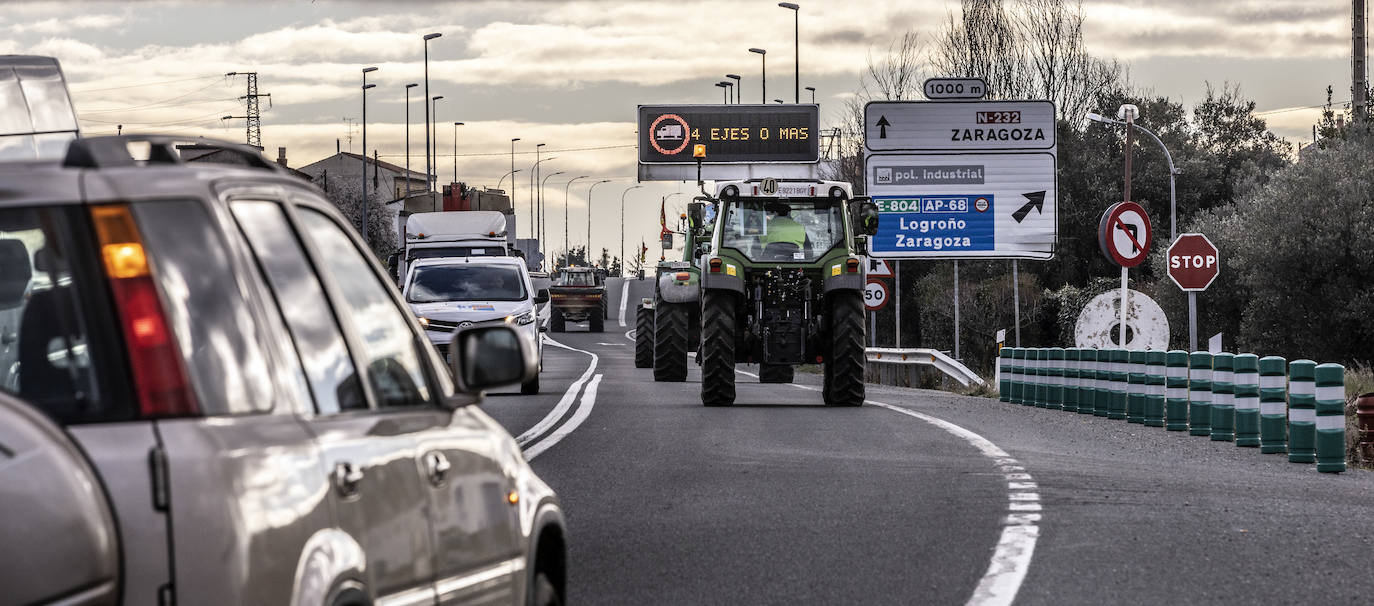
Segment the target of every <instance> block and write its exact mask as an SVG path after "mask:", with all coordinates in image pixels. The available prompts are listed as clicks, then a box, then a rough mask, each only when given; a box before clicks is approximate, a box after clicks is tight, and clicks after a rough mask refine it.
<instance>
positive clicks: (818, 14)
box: [0, 0, 1350, 252]
mask: <svg viewBox="0 0 1374 606" xmlns="http://www.w3.org/2000/svg"><path fill="white" fill-rule="evenodd" d="M799 3H800V4H802V10H801V13H800V29H801V79H802V86H814V87H816V89H817V91H818V92H817V95H816V100H817V102H819V103H820V104H821V110H822V123H823V126H824V124H825V123H826V122H828V121H829V120H828V119H829V118H832V117H834V116H835V115H837V114H838V110H839V105H840V103H839V102H840V101H841V100H843V99H844V97H845V96H846V95H849V94H851V93H852V91H853V90H854V89H855V88H856V86H857V85H858V81H859V74H860V72H861V71H862V70H863V69H864V67H865V64H866V60H867V57H868V56H870V54H876V53H879V52H881V51H882V50H883V49H885V48H886V46H887V45H888V44H889V43H890V42H891V40H892V39H893V38H894V37H897V36H899V35H901V34H902V33H903V32H905V31H908V30H915V31H917V32H918V33H919V34H920V35H921V36H922V37H923V39H926V40H929V39H930V37H931V36H933V34H934V33H935V31H937V30H938V28H939V26H940V24H941V23H942V22H943V21H944V19H945V18H946V15H947V13H948V11H949V10H951V9H953V8H957V5H958V2H957V1H955V0H905V1H891V0H887V1H884V0H872V1H870V0H846V1H829V0H826V1H823V2H822V1H817V0H809V1H807V0H802V1H801V2H799ZM1084 7H1085V10H1086V12H1087V16H1088V18H1087V24H1086V30H1087V31H1086V34H1087V39H1088V45H1089V48H1090V50H1092V51H1093V52H1094V53H1096V54H1098V55H1102V56H1108V57H1115V58H1118V59H1120V60H1122V61H1123V62H1125V63H1127V64H1128V65H1129V68H1130V73H1131V78H1132V81H1133V82H1134V83H1135V85H1136V86H1137V87H1140V88H1142V89H1147V90H1150V91H1152V92H1154V93H1156V94H1161V95H1167V96H1169V97H1171V98H1174V99H1177V100H1182V101H1183V102H1184V103H1185V104H1189V105H1191V104H1192V103H1194V102H1196V101H1198V100H1199V99H1200V98H1201V97H1202V91H1203V90H1204V87H1205V85H1206V83H1207V82H1212V83H1214V84H1219V83H1222V82H1227V81H1229V82H1234V83H1238V84H1240V86H1241V89H1242V92H1243V93H1245V94H1246V95H1248V96H1250V97H1251V98H1253V99H1255V100H1256V101H1257V102H1258V104H1259V109H1260V110H1261V111H1263V112H1272V113H1266V114H1265V117H1266V118H1267V119H1268V120H1269V121H1270V126H1271V128H1273V129H1274V130H1275V131H1276V132H1278V133H1279V134H1281V135H1283V136H1285V137H1288V138H1290V139H1292V140H1295V141H1296V140H1301V138H1302V137H1304V136H1310V135H1309V134H1307V133H1309V132H1310V128H1311V125H1312V123H1313V122H1314V121H1315V119H1316V116H1317V113H1318V110H1315V109H1295V108H1305V107H1308V106H1313V105H1318V104H1320V103H1322V102H1323V101H1324V99H1325V94H1324V91H1325V88H1326V86H1327V85H1334V86H1335V89H1336V91H1337V93H1336V98H1337V101H1346V100H1348V99H1349V94H1348V92H1344V91H1348V90H1349V71H1350V70H1349V64H1350V47H1349V34H1350V12H1349V11H1350V4H1349V3H1348V2H1344V1H1343V0H1230V1H1227V2H1219V1H1210V0H1132V1H1124V0H1085V1H1084ZM792 25H793V23H792V15H791V12H790V11H787V10H785V9H781V8H778V7H777V6H776V2H774V1H773V0H706V1H692V0H674V1H663V2H633V1H611V0H603V1H577V2H552V1H524V2H517V1H504V2H498V1H446V2H420V1H412V2H403V1H395V0H393V1H389V2H331V1H327V0H318V1H315V2H310V1H306V0H281V1H276V2H252V1H248V0H240V1H236V2H204V1H195V2H178V1H159V2H151V1H150V2H128V1H126V2H104V1H101V2H43V3H39V2H34V3H26V2H13V1H6V2H4V10H3V11H0V31H3V35H0V54H4V53H25V54H41V55H50V56H55V57H57V58H58V59H59V60H60V61H61V62H62V65H63V68H64V70H65V71H66V75H67V78H68V82H69V84H70V86H71V89H72V92H73V96H74V98H75V101H76V104H77V110H78V113H79V114H80V117H81V119H82V127H83V128H84V129H85V131H86V132H87V133H90V134H104V133H113V132H114V130H115V125H117V124H123V125H124V128H125V130H126V132H131V131H138V132H176V133H184V134H195V135H206V136H214V137H220V138H225V139H231V140H241V139H242V138H243V136H244V129H243V121H242V120H231V121H222V120H220V117H221V116H225V115H236V116H239V115H242V114H243V108H242V105H241V102H240V101H238V100H237V97H238V96H240V95H243V93H244V80H243V78H242V77H238V78H227V77H225V76H224V74H225V73H227V72H231V71H239V72H244V71H257V72H258V73H259V74H260V87H261V92H264V93H271V95H272V96H271V107H270V109H268V107H267V104H266V103H264V106H263V108H264V113H263V144H264V146H266V148H267V150H268V154H269V155H271V156H275V154H276V148H277V147H279V146H284V147H286V148H287V155H288V157H289V158H290V161H291V164H292V166H300V165H302V164H306V163H309V162H312V161H315V160H318V159H320V158H322V157H325V156H327V155H329V154H332V153H333V152H334V148H335V144H336V143H335V141H336V140H339V141H340V145H342V147H343V148H344V149H349V147H350V143H349V133H350V128H349V123H348V121H347V120H348V119H351V120H353V121H354V122H355V123H356V122H357V121H358V119H359V118H361V102H360V95H359V90H358V87H359V84H360V77H361V75H360V69H361V68H362V67H364V66H377V67H379V68H380V69H379V71H377V72H374V73H372V74H369V80H368V81H369V82H370V83H376V84H377V88H375V89H372V90H371V91H370V92H369V93H368V95H369V97H368V100H369V103H368V147H369V148H375V149H377V150H378V152H379V153H380V154H381V155H382V157H383V158H384V159H386V160H389V161H393V162H395V163H397V164H402V163H404V162H405V149H406V148H405V133H406V129H405V106H406V104H405V88H404V86H405V84H407V83H410V82H423V81H422V80H421V78H422V77H423V65H422V61H421V58H422V51H423V43H422V42H421V36H422V35H423V34H425V33H428V32H441V33H443V37H442V38H439V39H437V40H434V41H432V42H431V43H430V63H429V73H430V91H431V94H432V95H444V97H445V98H444V99H443V100H440V101H439V102H438V112H437V116H438V123H439V124H440V125H441V126H440V127H439V129H438V132H439V135H438V142H439V150H440V151H439V153H440V159H439V172H440V175H441V180H443V181H448V180H449V179H450V178H451V177H452V175H453V161H454V159H455V158H454V155H453V149H454V148H453V145H454V134H453V133H454V127H453V122H454V121H462V122H465V123H466V125H465V126H462V127H459V130H458V137H457V139H458V141H457V148H458V152H457V158H456V159H457V163H458V173H459V180H462V181H466V182H468V183H470V184H477V185H489V186H495V185H496V182H497V180H498V179H499V178H500V177H501V175H503V174H505V173H506V171H508V170H510V168H509V167H510V163H511V158H510V139H511V138H512V137H520V138H521V139H522V140H521V141H520V142H519V143H517V144H516V152H517V156H516V167H517V168H522V169H523V170H524V171H525V172H521V173H519V177H520V178H519V179H518V180H517V191H516V203H517V206H518V207H519V208H520V209H521V211H522V216H523V209H524V208H525V203H526V202H527V201H528V199H529V198H528V193H529V180H528V178H527V175H528V169H529V167H530V165H531V164H532V163H533V161H534V153H533V149H534V147H533V146H534V144H535V143H541V142H542V143H546V144H547V145H546V146H545V147H544V148H543V149H544V150H545V151H546V153H545V154H544V155H545V156H549V155H554V156H557V159H556V160H553V161H550V162H546V163H544V165H543V166H544V167H546V173H545V174H548V172H552V171H554V170H561V171H566V174H568V175H572V176H576V175H584V174H585V175H591V176H593V177H597V178H598V179H614V181H613V182H612V183H608V184H606V185H603V186H600V187H599V188H598V189H597V190H596V191H595V199H594V202H595V205H594V206H593V212H594V213H600V214H597V215H596V216H595V217H594V218H593V226H594V230H593V240H595V246H596V247H597V248H600V247H602V246H606V247H610V248H612V250H613V252H614V250H615V248H616V247H617V246H618V243H619V224H618V222H617V221H616V219H617V216H616V215H617V214H618V206H619V198H620V193H621V192H622V191H624V189H625V188H626V187H629V186H630V185H632V184H633V183H634V174H635V151H634V129H635V124H634V114H635V106H636V105H637V104H642V103H718V102H720V99H721V89H719V88H716V87H714V86H713V84H714V83H715V82H717V81H719V80H721V79H723V76H724V74H726V73H736V74H740V75H742V76H743V77H744V81H743V92H744V100H745V101H746V102H748V101H756V100H758V99H759V95H760V93H761V90H760V87H759V60H758V59H759V57H758V55H753V54H750V53H749V52H747V49H748V48H749V47H762V48H765V49H767V50H768V51H769V54H768V59H769V61H768V72H769V77H768V81H767V84H768V98H769V99H772V98H783V99H786V100H788V101H790V100H791V91H792V88H793V82H792V80H793V79H792V71H793V62H792V33H793V30H792ZM422 90H423V89H422V88H415V89H411V92H412V96H411V100H412V104H411V105H412V108H411V120H412V123H413V124H417V125H418V124H419V123H420V121H421V120H422V116H423V111H424V106H423V105H421V104H420V97H421V96H422V95H423V92H420V91H422ZM805 94H806V93H805V91H803V95H805ZM1104 109H1112V108H1104ZM1148 118H1149V117H1148V116H1146V117H1145V119H1146V121H1147V122H1148ZM411 132H412V134H411V154H412V163H413V164H417V165H419V166H420V167H421V168H423V155H422V154H423V140H424V131H423V129H421V128H419V127H418V126H415V127H413V128H412V131H411ZM352 133H353V138H352V143H351V146H352V149H353V151H361V149H362V147H361V144H362V141H361V137H360V134H361V133H360V132H359V131H358V129H357V127H356V126H354V127H353V129H352ZM562 178H563V177H562V176H559V177H555V178H554V179H552V180H550V181H549V191H550V193H549V196H548V199H549V201H550V202H554V203H555V204H553V205H552V206H551V207H550V210H551V211H556V210H561V202H562V191H561V190H562V189H563V188H562V187H559V188H557V190H559V191H558V194H557V195H555V194H554V193H553V191H554V189H555V188H554V185H555V184H558V183H561V180H562ZM590 181H592V180H591V179H588V180H584V181H579V182H578V183H577V184H574V185H573V187H572V201H571V205H572V212H573V216H574V219H573V220H572V221H571V228H572V231H573V233H574V234H578V233H585V232H586V218H585V217H586V211H587V207H586V203H585V198H586V195H587V186H586V185H584V183H589V182H590ZM689 189H690V188H689V187H688V186H683V185H679V184H675V183H652V184H648V186H647V187H645V188H643V189H640V190H636V191H634V192H631V193H630V194H629V203H628V206H629V210H628V212H627V216H628V220H629V223H630V228H629V235H628V236H627V239H628V240H630V241H633V242H636V243H637V242H638V240H639V235H640V234H641V233H642V234H646V235H647V236H649V237H652V235H653V234H654V233H655V232H656V231H657V206H658V201H659V198H660V196H663V195H665V194H666V193H669V192H674V191H688V190H689ZM682 200H683V197H679V198H675V200H674V201H676V202H680V201H682ZM555 214H556V213H554V212H550V216H551V217H553V216H554V215H555ZM560 219H561V218H560ZM555 230H557V231H555ZM521 231H522V232H523V227H522V228H521ZM549 231H550V233H557V232H558V231H562V225H561V220H559V221H556V222H555V223H553V224H550V226H549ZM584 239H585V236H583V237H580V238H579V237H576V236H574V238H573V243H574V245H577V244H580V243H581V241H582V240H584Z"/></svg>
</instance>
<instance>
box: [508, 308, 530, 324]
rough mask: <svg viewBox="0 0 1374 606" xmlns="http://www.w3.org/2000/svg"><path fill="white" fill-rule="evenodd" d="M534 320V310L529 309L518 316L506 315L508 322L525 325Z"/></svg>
mask: <svg viewBox="0 0 1374 606" xmlns="http://www.w3.org/2000/svg"><path fill="white" fill-rule="evenodd" d="M533 321H534V310H530V311H527V312H525V313H522V314H520V315H518V316H506V324H519V325H521V326H524V325H526V324H529V323H531V322H533Z"/></svg>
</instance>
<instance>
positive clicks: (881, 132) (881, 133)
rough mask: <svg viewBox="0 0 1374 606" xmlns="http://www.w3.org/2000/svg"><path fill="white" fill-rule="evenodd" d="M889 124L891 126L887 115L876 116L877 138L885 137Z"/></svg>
mask: <svg viewBox="0 0 1374 606" xmlns="http://www.w3.org/2000/svg"><path fill="white" fill-rule="evenodd" d="M889 126H892V123H891V122H888V121H887V116H878V138H879V139H886V138H887V127H889Z"/></svg>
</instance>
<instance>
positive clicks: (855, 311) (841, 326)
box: [824, 290, 864, 406]
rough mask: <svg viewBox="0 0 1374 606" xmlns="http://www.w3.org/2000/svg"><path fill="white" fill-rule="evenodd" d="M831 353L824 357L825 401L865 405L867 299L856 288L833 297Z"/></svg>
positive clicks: (831, 404) (831, 309)
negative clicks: (865, 321)
mask: <svg viewBox="0 0 1374 606" xmlns="http://www.w3.org/2000/svg"><path fill="white" fill-rule="evenodd" d="M829 299H830V357H829V358H827V359H826V360H825V379H826V381H825V386H824V390H825V394H824V395H825V403H826V404H827V405H829V406H863V403H864V303H863V297H862V295H860V293H859V291H857V290H841V291H837V292H834V293H831V295H830V297H829Z"/></svg>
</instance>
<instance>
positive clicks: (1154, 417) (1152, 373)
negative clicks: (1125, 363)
mask: <svg viewBox="0 0 1374 606" xmlns="http://www.w3.org/2000/svg"><path fill="white" fill-rule="evenodd" d="M1165 368H1166V366H1165V355H1164V352H1162V351H1158V350H1155V351H1149V352H1146V353H1145V425H1147V426H1149V427H1164V371H1165Z"/></svg>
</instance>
